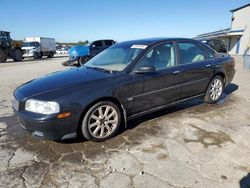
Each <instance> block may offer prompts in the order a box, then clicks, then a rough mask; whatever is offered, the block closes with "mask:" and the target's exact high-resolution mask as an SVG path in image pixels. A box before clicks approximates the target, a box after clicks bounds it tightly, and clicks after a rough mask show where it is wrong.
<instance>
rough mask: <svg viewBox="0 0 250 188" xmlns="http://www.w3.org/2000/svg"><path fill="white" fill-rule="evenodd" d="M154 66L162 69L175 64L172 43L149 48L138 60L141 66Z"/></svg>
mask: <svg viewBox="0 0 250 188" xmlns="http://www.w3.org/2000/svg"><path fill="white" fill-rule="evenodd" d="M149 65H151V66H154V67H155V69H156V70H162V69H166V68H169V67H173V66H175V51H174V46H173V44H172V43H168V44H162V45H159V46H156V47H154V48H152V49H151V50H149V51H148V52H147V53H146V55H145V56H144V57H143V59H142V60H141V62H140V67H142V66H149Z"/></svg>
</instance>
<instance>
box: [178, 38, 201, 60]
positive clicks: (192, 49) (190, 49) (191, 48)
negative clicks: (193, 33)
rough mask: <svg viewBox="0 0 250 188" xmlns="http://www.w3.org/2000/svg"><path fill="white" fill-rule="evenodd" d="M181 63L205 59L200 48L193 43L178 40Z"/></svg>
mask: <svg viewBox="0 0 250 188" xmlns="http://www.w3.org/2000/svg"><path fill="white" fill-rule="evenodd" d="M178 47H179V50H180V56H181V64H188V63H195V62H199V61H203V60H205V55H204V53H203V51H202V49H201V48H200V47H199V46H198V45H197V44H195V43H191V42H179V43H178Z"/></svg>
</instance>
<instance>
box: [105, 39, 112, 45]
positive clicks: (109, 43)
mask: <svg viewBox="0 0 250 188" xmlns="http://www.w3.org/2000/svg"><path fill="white" fill-rule="evenodd" d="M112 45H113V41H112V40H105V46H112Z"/></svg>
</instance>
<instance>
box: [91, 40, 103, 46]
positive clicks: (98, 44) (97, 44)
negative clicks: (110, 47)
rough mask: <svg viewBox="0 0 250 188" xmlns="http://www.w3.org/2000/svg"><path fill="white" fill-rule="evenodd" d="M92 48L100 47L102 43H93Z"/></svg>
mask: <svg viewBox="0 0 250 188" xmlns="http://www.w3.org/2000/svg"><path fill="white" fill-rule="evenodd" d="M93 46H95V47H102V41H101V40H99V41H96V42H94V43H93Z"/></svg>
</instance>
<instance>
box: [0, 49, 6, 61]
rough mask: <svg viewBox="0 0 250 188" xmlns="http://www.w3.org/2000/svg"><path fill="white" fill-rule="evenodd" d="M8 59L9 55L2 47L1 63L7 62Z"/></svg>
mask: <svg viewBox="0 0 250 188" xmlns="http://www.w3.org/2000/svg"><path fill="white" fill-rule="evenodd" d="M6 61H7V56H6V54H5V52H4V51H3V50H1V49H0V63H5V62H6Z"/></svg>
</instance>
